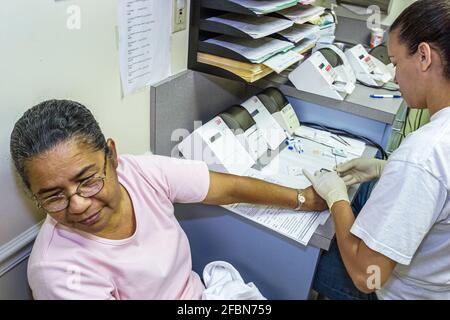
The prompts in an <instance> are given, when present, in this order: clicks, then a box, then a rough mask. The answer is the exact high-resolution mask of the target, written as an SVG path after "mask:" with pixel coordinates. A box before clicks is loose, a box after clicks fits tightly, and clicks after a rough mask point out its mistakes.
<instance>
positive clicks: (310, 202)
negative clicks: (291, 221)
mask: <svg viewBox="0 0 450 320" xmlns="http://www.w3.org/2000/svg"><path fill="white" fill-rule="evenodd" d="M303 195H304V196H305V199H306V202H305V203H304V204H303V206H302V210H304V211H324V210H327V209H328V206H327V203H326V202H325V200H323V199H322V198H321V197H320V196H319V194H318V193H317V192H316V191H315V190H314V188H313V187H312V186H309V187H308V188H306V189H305V190H303Z"/></svg>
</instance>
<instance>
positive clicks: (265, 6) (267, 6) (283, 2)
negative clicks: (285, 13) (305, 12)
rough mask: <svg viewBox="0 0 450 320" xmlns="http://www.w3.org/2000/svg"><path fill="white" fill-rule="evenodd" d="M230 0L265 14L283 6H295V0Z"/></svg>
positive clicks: (257, 12) (283, 7)
mask: <svg viewBox="0 0 450 320" xmlns="http://www.w3.org/2000/svg"><path fill="white" fill-rule="evenodd" d="M229 1H231V2H234V3H237V4H239V5H241V6H243V7H245V8H247V9H249V10H251V11H253V12H254V13H256V14H258V15H260V14H266V13H271V12H275V11H279V10H282V9H285V8H289V7H292V6H295V5H296V4H297V2H298V1H297V0H272V1H270V0H229Z"/></svg>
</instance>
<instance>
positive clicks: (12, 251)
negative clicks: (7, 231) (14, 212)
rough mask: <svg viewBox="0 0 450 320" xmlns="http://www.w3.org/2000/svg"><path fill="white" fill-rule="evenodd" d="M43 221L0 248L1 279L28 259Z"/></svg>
mask: <svg viewBox="0 0 450 320" xmlns="http://www.w3.org/2000/svg"><path fill="white" fill-rule="evenodd" d="M42 223H43V221H41V222H39V223H37V224H35V225H34V226H32V227H31V228H29V229H28V230H26V231H25V232H22V233H21V234H20V235H19V236H17V237H16V238H14V239H12V240H11V241H9V242H7V243H5V244H4V245H2V246H1V247H0V277H2V276H3V275H4V274H5V273H7V272H8V271H9V270H11V269H12V268H14V267H15V266H17V265H18V264H19V263H21V262H22V261H23V260H25V259H27V258H28V256H29V255H30V253H31V249H32V247H33V242H34V239H36V236H37V235H38V233H39V230H40V228H41V225H42Z"/></svg>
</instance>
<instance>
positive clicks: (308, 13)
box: [277, 5, 325, 24]
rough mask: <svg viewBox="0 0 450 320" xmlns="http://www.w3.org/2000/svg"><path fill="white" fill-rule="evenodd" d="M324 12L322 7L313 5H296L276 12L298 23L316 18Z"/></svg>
mask: <svg viewBox="0 0 450 320" xmlns="http://www.w3.org/2000/svg"><path fill="white" fill-rule="evenodd" d="M324 12H325V8H324V7H318V6H317V7H315V6H311V5H307V6H303V5H297V6H295V7H290V8H287V9H284V10H281V11H279V12H277V13H278V14H281V15H282V16H284V17H286V18H288V19H290V20H292V21H294V22H295V23H298V24H303V23H305V22H308V21H310V20H313V19H316V18H318V17H319V16H320V15H322V14H323V13H324Z"/></svg>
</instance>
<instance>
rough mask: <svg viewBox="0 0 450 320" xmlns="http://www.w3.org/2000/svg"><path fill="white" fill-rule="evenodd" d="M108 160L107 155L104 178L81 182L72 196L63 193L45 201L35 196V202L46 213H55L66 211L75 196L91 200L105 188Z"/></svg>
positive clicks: (99, 177)
mask: <svg viewBox="0 0 450 320" xmlns="http://www.w3.org/2000/svg"><path fill="white" fill-rule="evenodd" d="M106 160H107V159H106V154H105V164H104V166H103V176H93V177H91V178H89V179H86V180H84V181H82V182H80V184H79V185H78V187H77V190H76V191H75V193H73V194H72V195H70V196H67V195H65V194H64V193H61V194H58V195H55V196H51V197H48V198H45V199H38V198H37V197H36V196H33V200H35V201H36V204H37V206H38V207H39V208H42V209H44V210H45V211H46V212H49V213H53V212H58V211H61V210H64V209H66V208H67V207H68V206H69V203H70V198H72V196H73V195H75V194H77V195H79V196H80V197H83V198H90V197H93V196H95V195H96V194H97V193H99V192H100V191H101V190H102V189H103V187H104V186H105V178H106Z"/></svg>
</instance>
